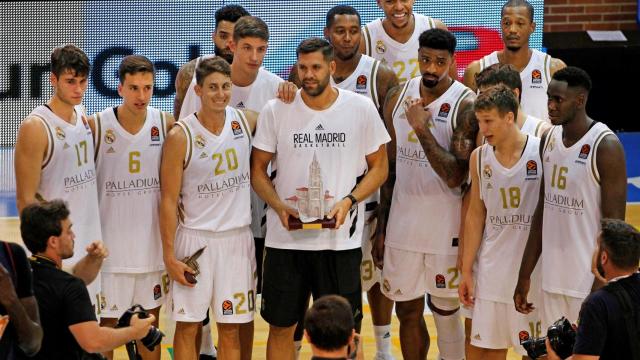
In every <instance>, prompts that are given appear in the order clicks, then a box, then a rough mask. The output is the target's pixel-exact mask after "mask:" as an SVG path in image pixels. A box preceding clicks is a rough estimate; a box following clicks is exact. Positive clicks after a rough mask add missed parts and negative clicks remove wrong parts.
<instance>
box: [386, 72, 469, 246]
mask: <svg viewBox="0 0 640 360" xmlns="http://www.w3.org/2000/svg"><path fill="white" fill-rule="evenodd" d="M420 79H421V78H420V77H416V78H413V79H411V80H410V81H409V82H407V83H406V84H405V86H404V88H403V89H402V92H401V94H400V97H399V98H398V102H397V103H396V105H395V107H394V110H393V126H394V129H395V133H396V183H395V186H394V189H393V197H392V200H391V210H390V213H389V221H388V223H387V235H386V241H385V244H387V245H389V246H391V247H393V248H397V249H402V250H408V251H415V252H423V253H429V254H441V255H454V254H457V252H458V230H459V225H460V206H461V193H460V189H459V188H456V189H450V188H449V186H447V184H446V182H445V181H444V180H443V179H441V178H440V176H438V174H437V173H436V172H435V171H434V170H433V168H432V167H431V165H430V164H429V160H428V159H427V156H426V154H425V152H424V150H423V149H422V146H421V145H420V142H419V141H418V138H417V137H416V134H415V131H414V130H413V128H411V125H409V122H408V120H407V116H406V114H405V112H404V108H403V107H402V103H403V102H404V100H405V99H406V98H407V97H412V98H414V99H417V98H419V97H420ZM472 93H473V92H472V91H471V89H469V88H467V87H466V86H464V85H463V84H462V83H460V82H458V81H454V82H453V84H452V85H451V86H450V87H449V89H447V91H446V92H445V93H444V94H442V96H440V97H439V98H438V99H436V100H434V101H433V102H432V103H431V104H429V105H428V106H427V108H428V109H429V110H430V111H431V114H433V119H432V121H431V122H430V125H429V126H430V131H431V133H432V134H433V136H434V137H435V138H436V141H437V142H438V144H440V146H442V147H443V148H444V149H449V148H450V147H451V137H452V135H453V130H454V129H455V128H456V126H457V114H458V106H459V105H460V102H461V101H462V100H463V99H464V98H466V97H467V96H469V95H471V94H472Z"/></svg>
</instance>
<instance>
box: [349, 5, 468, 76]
mask: <svg viewBox="0 0 640 360" xmlns="http://www.w3.org/2000/svg"><path fill="white" fill-rule="evenodd" d="M414 2H415V1H414V0H377V3H378V7H379V8H380V9H382V11H383V12H384V19H376V20H374V21H372V22H370V23H368V24H366V25H365V26H364V27H363V28H362V35H363V39H362V41H361V42H360V46H359V49H360V52H361V53H363V54H365V55H368V56H371V57H373V58H375V59H376V60H380V61H381V62H382V63H383V64H386V65H388V66H389V67H392V68H393V71H394V72H395V73H396V75H397V77H398V80H399V81H400V83H401V84H404V83H405V82H407V81H408V80H410V79H412V78H414V77H416V76H419V75H420V66H419V63H418V59H417V58H416V49H417V48H418V37H419V36H420V34H422V33H423V32H424V31H425V30H429V29H435V28H440V29H445V30H446V29H447V27H446V26H445V24H444V23H443V22H442V21H440V20H438V19H434V18H431V17H429V16H424V15H421V14H417V13H414V12H413V4H414ZM452 65H453V66H452V68H451V69H450V71H451V72H450V75H451V77H452V78H454V79H457V77H458V75H457V71H456V67H455V61H454V62H453V64H452Z"/></svg>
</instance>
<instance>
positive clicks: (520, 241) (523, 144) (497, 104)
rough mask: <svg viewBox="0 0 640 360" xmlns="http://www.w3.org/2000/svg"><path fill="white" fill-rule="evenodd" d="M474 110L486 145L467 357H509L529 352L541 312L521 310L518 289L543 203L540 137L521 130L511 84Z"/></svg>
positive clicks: (467, 252)
mask: <svg viewBox="0 0 640 360" xmlns="http://www.w3.org/2000/svg"><path fill="white" fill-rule="evenodd" d="M516 76H517V72H516ZM518 79H519V77H518ZM474 109H475V115H476V118H477V119H478V125H479V127H480V133H482V135H483V136H484V138H485V144H484V145H482V146H481V147H479V148H477V149H475V150H474V151H473V153H472V154H471V159H470V162H469V172H470V174H471V178H472V181H471V191H470V206H469V210H468V212H467V217H466V219H465V222H466V226H465V230H466V232H465V241H466V243H465V247H464V259H463V262H462V264H463V270H462V278H461V280H460V287H459V288H458V294H459V295H460V301H461V302H462V303H463V304H465V305H467V306H473V326H472V331H471V333H472V334H473V337H472V338H471V351H470V352H469V353H468V354H467V359H468V360H474V359H506V358H507V348H509V347H513V348H514V350H516V352H518V353H520V354H521V355H523V356H525V355H526V351H525V350H524V348H523V347H522V346H520V337H519V335H520V333H521V332H522V331H526V332H527V333H528V331H529V323H532V324H535V323H536V322H537V317H536V315H537V312H535V313H530V314H527V315H523V314H520V313H518V312H517V311H516V310H515V309H514V308H513V306H511V301H512V300H511V289H512V288H513V287H514V286H515V283H516V281H517V275H516V269H517V268H518V266H519V264H518V260H519V259H520V257H521V254H522V253H523V252H524V247H525V245H526V242H527V236H528V235H529V229H530V226H531V219H532V218H533V212H534V210H535V208H536V204H537V203H538V194H539V192H540V181H541V179H542V168H541V167H540V164H541V163H542V161H541V159H540V153H539V148H540V139H539V138H537V137H535V136H533V135H528V134H525V133H524V132H522V131H521V130H520V129H519V127H518V125H517V124H516V122H517V120H516V119H517V118H518V100H517V98H516V95H515V94H514V92H513V90H511V89H510V88H508V87H506V86H505V85H496V86H493V87H491V88H489V89H488V90H484V91H483V92H482V93H481V94H480V95H478V98H477V99H476V102H475V104H474ZM476 260H477V270H475V269H473V268H474V267H475V266H474V262H475V261H476ZM534 329H535V328H534ZM532 335H535V334H532Z"/></svg>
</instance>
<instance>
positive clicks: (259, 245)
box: [253, 237, 264, 294]
mask: <svg viewBox="0 0 640 360" xmlns="http://www.w3.org/2000/svg"><path fill="white" fill-rule="evenodd" d="M253 240H254V241H255V247H256V269H258V285H257V286H256V294H260V293H262V260H263V259H264V238H257V237H254V238H253Z"/></svg>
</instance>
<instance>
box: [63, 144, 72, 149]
mask: <svg viewBox="0 0 640 360" xmlns="http://www.w3.org/2000/svg"><path fill="white" fill-rule="evenodd" d="M69 147H70V146H69V144H67V143H64V146H63V147H62V148H63V149H68V148H69Z"/></svg>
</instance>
